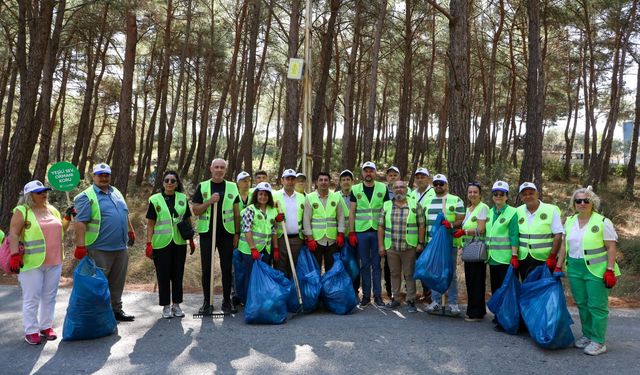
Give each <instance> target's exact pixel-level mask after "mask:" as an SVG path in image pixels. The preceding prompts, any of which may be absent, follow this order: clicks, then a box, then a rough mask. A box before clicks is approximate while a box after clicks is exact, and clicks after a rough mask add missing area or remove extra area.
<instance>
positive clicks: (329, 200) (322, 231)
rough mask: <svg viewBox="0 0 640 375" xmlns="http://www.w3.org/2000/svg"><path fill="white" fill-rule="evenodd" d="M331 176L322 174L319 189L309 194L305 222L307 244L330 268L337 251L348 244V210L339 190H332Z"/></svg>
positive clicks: (318, 258)
mask: <svg viewBox="0 0 640 375" xmlns="http://www.w3.org/2000/svg"><path fill="white" fill-rule="evenodd" d="M330 183H331V175H329V173H327V172H320V173H318V177H317V178H316V191H314V192H312V193H309V194H307V197H306V201H305V206H304V217H303V220H302V225H303V229H304V235H305V237H306V238H307V240H306V243H307V247H308V248H309V250H311V252H313V253H314V255H315V256H316V260H317V261H318V265H319V266H320V269H322V264H323V263H324V270H325V272H326V271H329V270H330V269H331V267H332V266H333V254H334V253H336V252H338V251H339V250H340V249H341V248H342V247H343V246H344V213H343V212H342V197H341V196H340V193H339V192H333V191H329V184H330Z"/></svg>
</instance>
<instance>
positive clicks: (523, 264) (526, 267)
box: [518, 255, 546, 281]
mask: <svg viewBox="0 0 640 375" xmlns="http://www.w3.org/2000/svg"><path fill="white" fill-rule="evenodd" d="M519 264H520V266H519V267H518V275H519V276H520V281H524V279H526V278H527V276H528V275H529V272H531V271H533V269H534V268H536V267H538V266H540V265H543V264H546V262H544V261H542V260H537V259H534V258H533V257H532V256H531V255H527V257H526V258H524V259H523V260H521V261H519Z"/></svg>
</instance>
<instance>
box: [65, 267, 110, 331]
mask: <svg viewBox="0 0 640 375" xmlns="http://www.w3.org/2000/svg"><path fill="white" fill-rule="evenodd" d="M115 331H116V318H115V316H114V315H113V310H112V309H111V294H110V293H109V281H107V278H106V277H105V275H104V273H103V272H102V270H100V268H98V267H96V264H95V263H94V261H93V260H92V259H91V258H90V257H88V256H86V257H84V258H82V260H81V261H80V263H78V266H77V267H76V269H75V270H74V271H73V289H72V290H71V297H69V305H68V306H67V315H66V316H65V317H64V326H63V328H62V339H63V340H65V341H72V340H89V339H96V338H98V337H103V336H108V335H110V334H112V333H114V332H115Z"/></svg>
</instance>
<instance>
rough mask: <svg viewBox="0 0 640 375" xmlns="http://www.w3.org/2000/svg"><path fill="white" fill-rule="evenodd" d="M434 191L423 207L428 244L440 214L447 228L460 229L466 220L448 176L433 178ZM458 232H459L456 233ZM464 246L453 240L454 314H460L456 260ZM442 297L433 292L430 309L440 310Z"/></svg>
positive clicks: (451, 302) (451, 289)
mask: <svg viewBox="0 0 640 375" xmlns="http://www.w3.org/2000/svg"><path fill="white" fill-rule="evenodd" d="M433 189H434V190H435V193H436V194H435V196H433V197H428V198H425V199H426V200H425V201H424V203H423V206H424V208H425V210H426V216H427V242H431V239H432V237H431V235H430V233H431V227H432V226H433V224H434V222H435V220H436V218H437V216H438V213H440V212H442V213H443V214H444V216H445V220H444V221H443V222H442V225H444V226H445V227H446V228H449V229H453V228H455V229H460V228H461V227H462V221H463V220H464V215H465V209H464V202H463V201H462V199H460V197H458V196H456V195H453V194H449V181H448V180H447V176H445V175H443V174H437V175H435V176H434V177H433ZM456 232H458V231H456ZM461 236H462V234H461V233H459V234H457V237H461ZM460 246H462V241H461V240H460V239H459V238H455V239H454V240H453V246H452V248H451V257H452V258H453V264H454V267H453V279H452V280H451V285H449V289H448V290H447V293H448V295H449V308H450V309H451V313H452V314H455V315H457V314H460V307H459V306H458V277H457V272H456V268H457V267H456V263H457V262H456V260H457V259H458V247H460ZM441 297H442V295H441V294H440V293H439V292H437V291H435V290H432V291H431V299H432V302H431V304H429V306H428V309H429V310H431V311H435V310H438V309H440V302H441Z"/></svg>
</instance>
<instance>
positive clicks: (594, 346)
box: [584, 341, 607, 355]
mask: <svg viewBox="0 0 640 375" xmlns="http://www.w3.org/2000/svg"><path fill="white" fill-rule="evenodd" d="M606 351H607V346H606V345H605V344H600V343H597V342H595V341H591V343H590V344H589V345H587V347H586V348H584V354H588V355H599V354H602V353H605V352H606Z"/></svg>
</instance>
